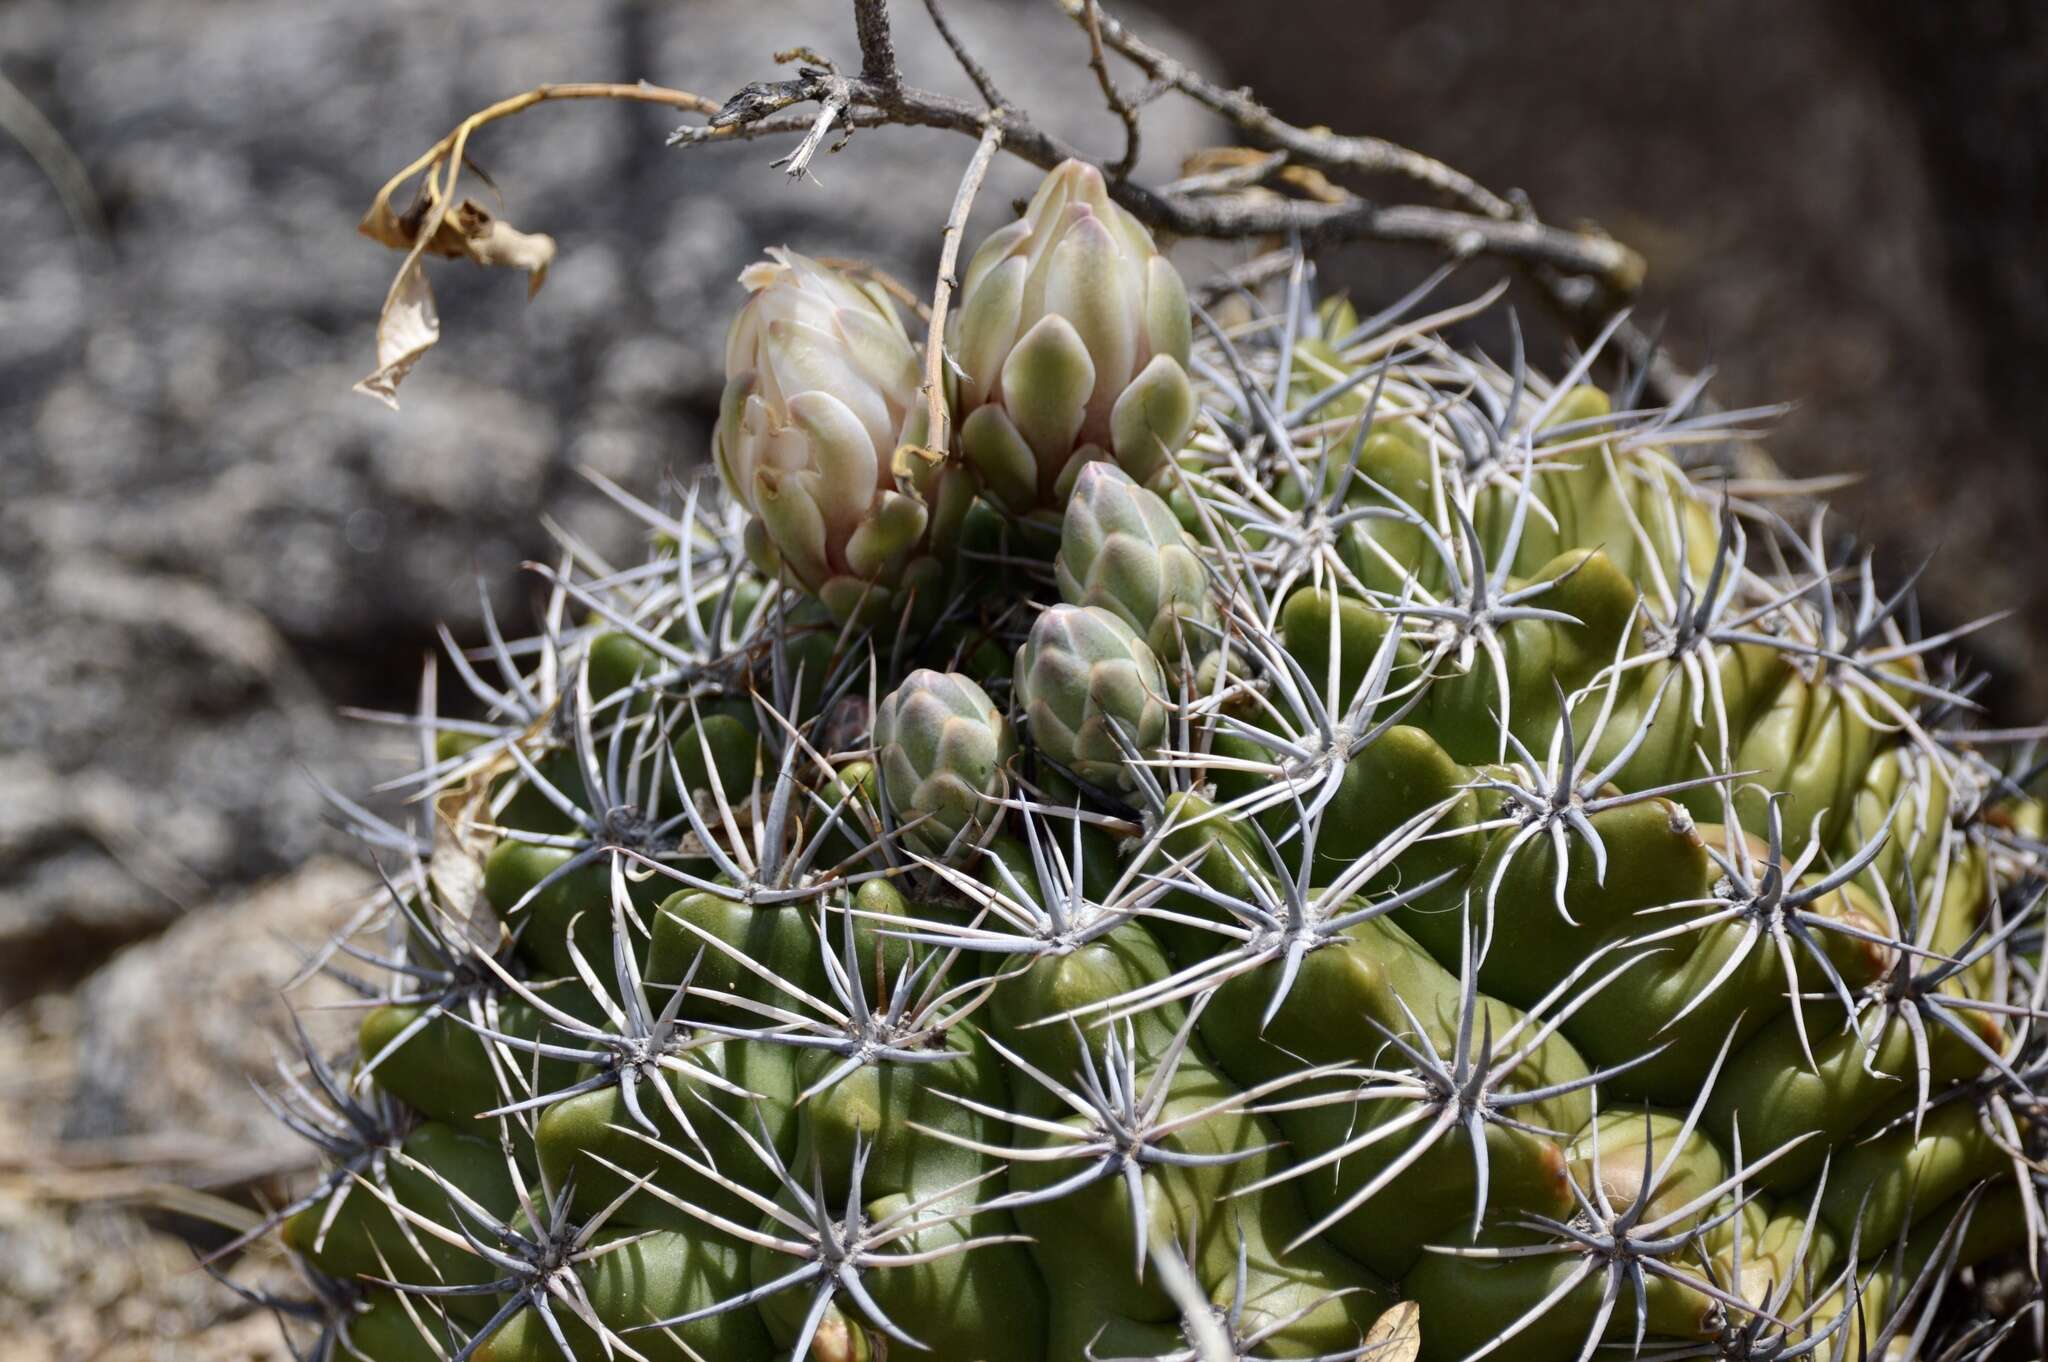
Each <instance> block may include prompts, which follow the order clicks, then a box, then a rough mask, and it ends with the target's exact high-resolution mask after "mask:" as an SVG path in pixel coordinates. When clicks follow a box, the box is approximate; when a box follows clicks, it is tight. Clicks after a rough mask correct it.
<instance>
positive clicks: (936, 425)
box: [924, 117, 1003, 450]
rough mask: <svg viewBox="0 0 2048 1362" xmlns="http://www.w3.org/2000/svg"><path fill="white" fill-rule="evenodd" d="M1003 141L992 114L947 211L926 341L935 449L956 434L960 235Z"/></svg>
mask: <svg viewBox="0 0 2048 1362" xmlns="http://www.w3.org/2000/svg"><path fill="white" fill-rule="evenodd" d="M1002 144H1003V125H1002V122H1001V120H1000V119H998V118H995V117H991V118H990V119H988V121H987V123H986V125H985V126H984V127H983V128H982V131H981V141H980V143H979V144H977V145H976V146H975V148H974V159H972V160H970V161H969V162H968V163H967V171H966V173H965V174H963V175H962V176H961V177H960V188H959V190H958V192H956V193H955V194H954V195H953V211H952V212H950V213H948V214H947V215H946V231H945V235H944V236H943V237H941V238H940V244H939V277H938V282H937V283H935V284H934V285H933V286H932V315H931V330H930V332H929V334H928V335H927V336H926V338H925V343H924V363H925V371H924V392H925V401H926V402H927V403H929V404H930V406H929V412H930V418H931V428H930V431H929V432H928V434H927V435H926V438H925V443H926V444H928V445H930V446H931V447H932V448H934V449H940V450H944V449H947V448H950V447H951V443H952V434H953V433H952V430H951V429H950V426H949V420H948V416H947V412H946V312H947V310H948V308H949V307H950V306H951V305H952V302H953V288H954V285H955V284H956V283H958V282H959V281H958V280H956V279H955V278H954V277H953V268H954V265H955V264H956V263H957V262H958V261H959V259H960V238H961V236H962V235H964V234H965V232H966V230H967V215H968V214H969V213H970V212H972V211H973V209H974V196H975V195H976V194H978V193H980V192H981V182H982V180H984V179H985V178H987V176H988V167H989V162H991V161H993V160H994V159H995V156H996V149H997V148H998V147H1000V146H1002Z"/></svg>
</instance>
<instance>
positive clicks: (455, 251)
mask: <svg viewBox="0 0 2048 1362" xmlns="http://www.w3.org/2000/svg"><path fill="white" fill-rule="evenodd" d="M357 230H358V231H360V232H361V233H362V234H363V235H364V236H366V237H369V238H370V239H371V240H372V241H376V242H380V243H382V244H383V245H386V246H389V247H391V248H392V249H393V250H402V251H404V252H406V257H405V263H404V264H403V265H401V266H399V270H398V278H397V279H396V280H394V281H393V282H392V285H391V291H390V292H389V293H387V294H386V295H385V297H384V310H383V312H382V313H380V314H379V315H378V318H377V369H376V372H375V373H372V374H371V375H370V376H369V377H368V378H365V379H364V380H363V381H362V382H360V383H358V384H356V391H357V392H360V393H366V394H368V395H369V396H371V397H374V398H377V399H378V400H379V401H381V402H384V403H386V404H387V405H389V406H392V407H396V406H397V405H398V385H399V384H400V383H402V382H404V381H405V376H406V375H407V374H409V373H411V372H412V367H413V365H415V364H417V363H419V361H420V357H421V356H422V355H424V354H426V352H427V351H428V350H430V349H432V348H433V346H434V343H435V342H436V341H438V340H440V339H441V318H440V315H439V313H437V312H436V311H435V309H434V290H433V288H432V287H431V286H430V285H429V284H428V283H427V273H426V268H425V266H424V265H423V264H422V263H421V261H422V257H424V256H427V255H436V256H440V257H442V258H443V259H447V260H472V261H475V262H476V263H477V264H479V265H491V266H502V267H507V268H511V269H522V270H525V271H526V296H527V297H528V298H531V297H533V295H534V294H536V293H538V292H540V286H541V285H542V284H544V283H546V282H547V277H548V266H549V265H551V264H552V263H553V262H554V258H555V239H554V238H553V237H551V236H546V235H544V234H542V233H539V232H522V231H520V230H519V229H518V228H516V227H514V226H513V225H512V224H511V223H509V222H506V221H505V220H504V219H503V218H500V217H498V216H496V215H495V214H493V213H492V212H491V211H490V210H489V209H488V208H485V207H484V206H483V205H482V204H480V203H478V202H477V201H476V200H475V199H464V200H463V201H462V202H461V203H459V204H457V205H456V206H455V207H454V208H452V209H450V210H449V211H447V212H440V213H437V212H434V211H433V209H432V206H431V204H430V203H429V202H428V201H426V200H422V201H421V202H420V204H418V205H417V206H416V207H414V208H413V209H412V210H410V211H408V212H406V213H402V214H401V213H394V212H392V211H391V200H390V195H389V191H388V190H387V191H386V193H384V194H380V195H378V196H377V201H376V202H375V203H373V204H371V205H370V211H369V212H368V213H366V214H364V216H363V220H362V222H361V224H360V225H359V226H358V227H357Z"/></svg>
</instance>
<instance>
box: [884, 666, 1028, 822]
mask: <svg viewBox="0 0 2048 1362" xmlns="http://www.w3.org/2000/svg"><path fill="white" fill-rule="evenodd" d="M1016 747H1017V744H1016V738H1015V736H1014V735H1013V734H1012V733H1011V732H1010V725H1009V721H1008V720H1006V719H1005V718H1004V717H1003V712H1002V710H1000V709H998V708H997V707H996V705H995V702H994V701H992V700H990V699H989V698H988V692H987V691H984V690H983V689H982V688H981V687H980V686H978V685H976V684H975V683H974V682H973V681H972V680H970V679H969V678H967V677H965V676H962V675H960V674H959V673H958V672H937V671H932V670H930V669H921V670H918V671H914V672H912V673H911V674H910V675H909V676H908V677H906V678H904V681H903V684H902V685H901V686H899V687H898V688H897V689H896V690H895V691H893V692H891V693H890V695H889V696H888V697H887V698H886V699H884V700H883V701H882V703H881V705H880V706H879V707H878V708H877V709H876V711H875V758H876V763H877V765H878V766H879V767H880V768H881V773H882V782H883V787H884V788H885V789H886V790H887V791H888V795H889V800H890V802H891V803H892V804H893V805H894V806H895V809H896V816H897V819H898V820H899V821H900V822H902V823H903V824H905V825H906V831H905V835H906V836H909V837H910V838H912V839H914V840H915V841H916V842H917V843H918V844H919V845H921V846H923V847H924V848H925V849H926V850H927V851H929V852H931V853H933V854H935V855H940V854H944V853H946V852H947V851H948V850H949V849H953V848H955V847H956V845H957V844H958V843H960V842H962V841H971V840H972V839H973V838H974V836H975V835H976V834H977V833H979V832H980V831H981V830H982V829H983V828H986V827H987V826H989V824H990V823H991V822H992V821H993V820H994V817H995V814H996V813H997V809H996V808H995V807H994V804H993V802H992V801H995V800H998V799H1001V798H1002V797H1003V795H1004V794H1005V793H1006V792H1007V791H1008V789H1009V774H1008V771H1007V770H1006V769H1005V768H1006V766H1007V763H1008V762H1009V759H1010V758H1011V756H1012V755H1014V753H1015V752H1016Z"/></svg>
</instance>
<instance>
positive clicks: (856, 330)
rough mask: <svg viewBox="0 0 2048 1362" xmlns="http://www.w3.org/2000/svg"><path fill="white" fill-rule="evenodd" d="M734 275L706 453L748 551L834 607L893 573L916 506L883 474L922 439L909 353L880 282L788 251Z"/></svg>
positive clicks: (914, 534)
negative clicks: (740, 514)
mask: <svg viewBox="0 0 2048 1362" xmlns="http://www.w3.org/2000/svg"><path fill="white" fill-rule="evenodd" d="M769 257H770V258H769V259H768V260H766V261H762V262H759V263H757V264H754V265H751V266H749V267H748V268H747V269H746V270H745V271H744V272H743V273H742V274H741V275H740V282H741V283H742V284H744V285H745V286H746V288H747V289H748V291H749V293H750V295H751V296H750V297H749V298H748V299H747V301H746V303H745V304H744V305H743V306H742V307H741V308H740V310H739V313H738V315H737V316H735V317H734V318H733V322H732V327H731V329H730V330H729V331H728V333H727V335H726V346H725V372H726V380H725V391H724V394H723V395H722V397H721V398H720V401H719V412H718V424H717V427H716V429H715V430H714V431H713V432H712V449H713V451H714V457H715V459H716V462H717V466H718V472H719V476H720V477H721V478H722V479H723V480H724V483H725V486H726V488H727V490H728V491H730V492H731V493H732V495H733V497H734V498H735V499H737V500H738V501H739V502H740V504H741V505H743V506H745V507H746V508H747V509H748V510H749V511H751V512H752V513H753V515H754V520H753V522H752V524H751V525H750V526H749V527H748V549H749V552H750V553H751V555H752V556H753V557H754V559H755V561H756V562H757V563H758V564H759V565H760V566H761V567H762V569H763V570H764V571H767V572H769V573H771V574H774V573H777V572H784V571H786V572H787V573H788V575H789V576H790V578H791V579H793V580H794V581H795V582H796V583H797V584H798V585H800V586H802V587H803V588H804V589H805V590H807V591H809V592H811V593H812V594H813V595H816V596H818V597H819V598H820V599H822V600H824V601H826V603H827V604H828V605H832V606H834V607H835V608H838V609H841V610H842V611H844V610H845V609H847V608H849V607H850V605H851V603H853V602H855V601H857V600H858V599H859V598H861V597H862V596H863V595H866V594H868V593H870V592H871V591H873V590H874V589H875V588H876V587H880V588H882V589H884V590H886V589H887V588H888V587H890V586H893V585H894V584H895V582H896V580H897V579H898V578H899V577H900V576H901V574H902V572H903V569H904V567H905V565H906V563H907V562H908V560H909V558H910V556H911V554H912V552H913V550H914V549H915V548H916V546H917V544H918V541H919V539H920V538H921V537H922V535H923V534H924V528H925V521H926V512H925V507H924V505H923V504H922V503H921V502H920V501H918V499H917V498H916V497H914V496H911V495H908V494H906V493H904V492H901V491H898V490H897V489H896V487H895V486H894V485H893V484H892V482H891V480H890V476H889V465H890V458H891V455H892V454H893V453H894V451H895V449H896V447H897V446H898V445H899V444H901V443H904V442H906V441H911V440H914V439H916V438H917V437H919V436H920V435H921V434H922V432H923V429H924V425H925V411H924V408H923V406H922V405H921V404H920V403H919V401H918V395H919V394H918V385H919V375H918V364H917V351H916V349H915V347H913V346H912V345H911V343H910V338H909V337H908V336H907V335H906V334H905V333H904V330H903V324H902V322H901V321H900V320H899V319H898V318H897V315H896V310H895V308H894V306H893V305H891V303H890V302H889V301H888V299H887V297H886V296H885V295H883V294H882V293H881V292H880V291H879V290H877V289H873V288H870V287H864V286H862V285H860V284H856V283H855V282H854V281H853V280H852V279H851V278H849V277H848V276H846V275H845V274H843V273H841V272H840V271H838V270H835V269H831V268H829V267H827V266H825V265H821V264H819V263H818V262H817V261H815V260H811V259H809V258H808V257H805V256H802V255H799V254H797V253H796V252H795V251H791V250H786V249H785V250H773V251H770V252H769Z"/></svg>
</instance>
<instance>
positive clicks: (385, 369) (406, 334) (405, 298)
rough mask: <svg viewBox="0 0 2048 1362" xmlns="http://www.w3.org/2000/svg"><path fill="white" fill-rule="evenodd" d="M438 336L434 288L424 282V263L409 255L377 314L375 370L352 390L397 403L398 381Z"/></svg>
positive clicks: (393, 404) (438, 315)
mask: <svg viewBox="0 0 2048 1362" xmlns="http://www.w3.org/2000/svg"><path fill="white" fill-rule="evenodd" d="M440 339H441V314H440V313H439V312H437V311H435V309H434V290H433V289H432V288H431V287H429V286H428V284H427V271H426V267H425V266H424V265H422V264H421V263H420V261H419V257H417V256H413V257H411V258H409V259H407V260H406V262H405V264H404V266H403V267H402V268H401V269H400V270H399V271H398V278H397V280H396V281H395V282H393V284H392V285H391V292H390V293H388V294H386V295H385V297H384V311H383V312H382V313H381V314H379V315H378V318H377V371H376V372H375V373H373V374H371V375H370V376H369V377H368V378H365V379H364V380H363V381H362V382H360V383H358V384H356V391H357V392H359V393H364V394H367V395H368V396H371V397H374V398H376V399H377V400H378V401H380V402H383V403H385V404H386V405H388V406H390V407H393V408H395V407H397V406H398V385H399V384H400V383H403V382H404V381H405V376H406V375H407V374H409V373H411V372H412V366H413V365H415V364H417V363H419V360H420V356H421V355H424V354H426V353H427V351H428V350H430V349H432V348H433V345H434V342H435V341H438V340H440Z"/></svg>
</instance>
